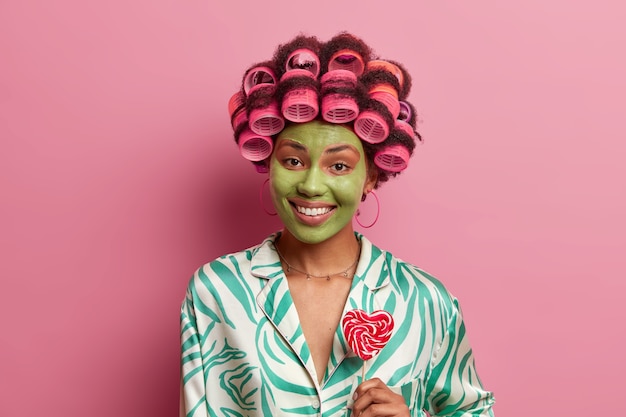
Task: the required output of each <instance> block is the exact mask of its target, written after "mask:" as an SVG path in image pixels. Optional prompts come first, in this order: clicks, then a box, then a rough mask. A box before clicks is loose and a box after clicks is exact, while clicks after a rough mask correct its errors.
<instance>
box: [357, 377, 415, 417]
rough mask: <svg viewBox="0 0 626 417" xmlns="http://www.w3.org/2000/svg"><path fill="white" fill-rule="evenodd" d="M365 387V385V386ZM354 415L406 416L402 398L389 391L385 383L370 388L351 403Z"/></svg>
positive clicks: (407, 413) (407, 411)
mask: <svg viewBox="0 0 626 417" xmlns="http://www.w3.org/2000/svg"><path fill="white" fill-rule="evenodd" d="M366 388H367V386H366ZM352 412H353V415H354V416H362V417H370V416H381V417H382V416H408V415H409V410H408V407H407V405H406V403H405V402H404V398H403V397H402V396H401V395H398V394H396V393H394V392H393V391H391V390H390V389H389V388H388V387H387V386H386V385H384V384H383V385H382V387H380V386H379V384H376V386H375V387H374V388H370V389H368V390H367V391H365V392H363V393H362V394H361V395H359V396H358V397H357V399H356V400H355V402H354V404H353V408H352Z"/></svg>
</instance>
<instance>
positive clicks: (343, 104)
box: [321, 70, 359, 123]
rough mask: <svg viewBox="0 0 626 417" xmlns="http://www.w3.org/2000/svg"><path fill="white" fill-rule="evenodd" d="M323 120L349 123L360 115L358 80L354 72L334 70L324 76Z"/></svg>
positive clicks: (322, 88) (322, 86)
mask: <svg viewBox="0 0 626 417" xmlns="http://www.w3.org/2000/svg"><path fill="white" fill-rule="evenodd" d="M321 90H322V118H323V119H324V120H325V121H327V122H329V123H349V122H351V121H353V120H354V119H356V117H357V116H358V115H359V105H358V103H357V100H356V96H357V78H356V75H354V73H353V72H352V71H347V70H333V71H329V72H327V73H326V74H324V75H323V76H322V85H321Z"/></svg>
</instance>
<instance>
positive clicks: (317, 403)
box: [311, 401, 320, 410]
mask: <svg viewBox="0 0 626 417" xmlns="http://www.w3.org/2000/svg"><path fill="white" fill-rule="evenodd" d="M311 407H313V408H314V409H316V410H318V409H319V408H320V403H319V401H313V404H311Z"/></svg>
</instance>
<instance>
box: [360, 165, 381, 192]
mask: <svg viewBox="0 0 626 417" xmlns="http://www.w3.org/2000/svg"><path fill="white" fill-rule="evenodd" d="M377 184H378V170H377V169H376V167H372V166H369V167H368V168H367V178H366V179H365V184H364V185H363V197H365V196H366V195H368V194H369V193H370V192H371V191H372V190H373V189H375V188H376V185H377Z"/></svg>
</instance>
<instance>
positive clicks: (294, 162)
mask: <svg viewBox="0 0 626 417" xmlns="http://www.w3.org/2000/svg"><path fill="white" fill-rule="evenodd" d="M284 164H285V166H286V167H288V168H291V167H294V168H295V167H301V166H303V165H304V164H303V163H302V161H300V160H299V159H298V158H285V159H284Z"/></svg>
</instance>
